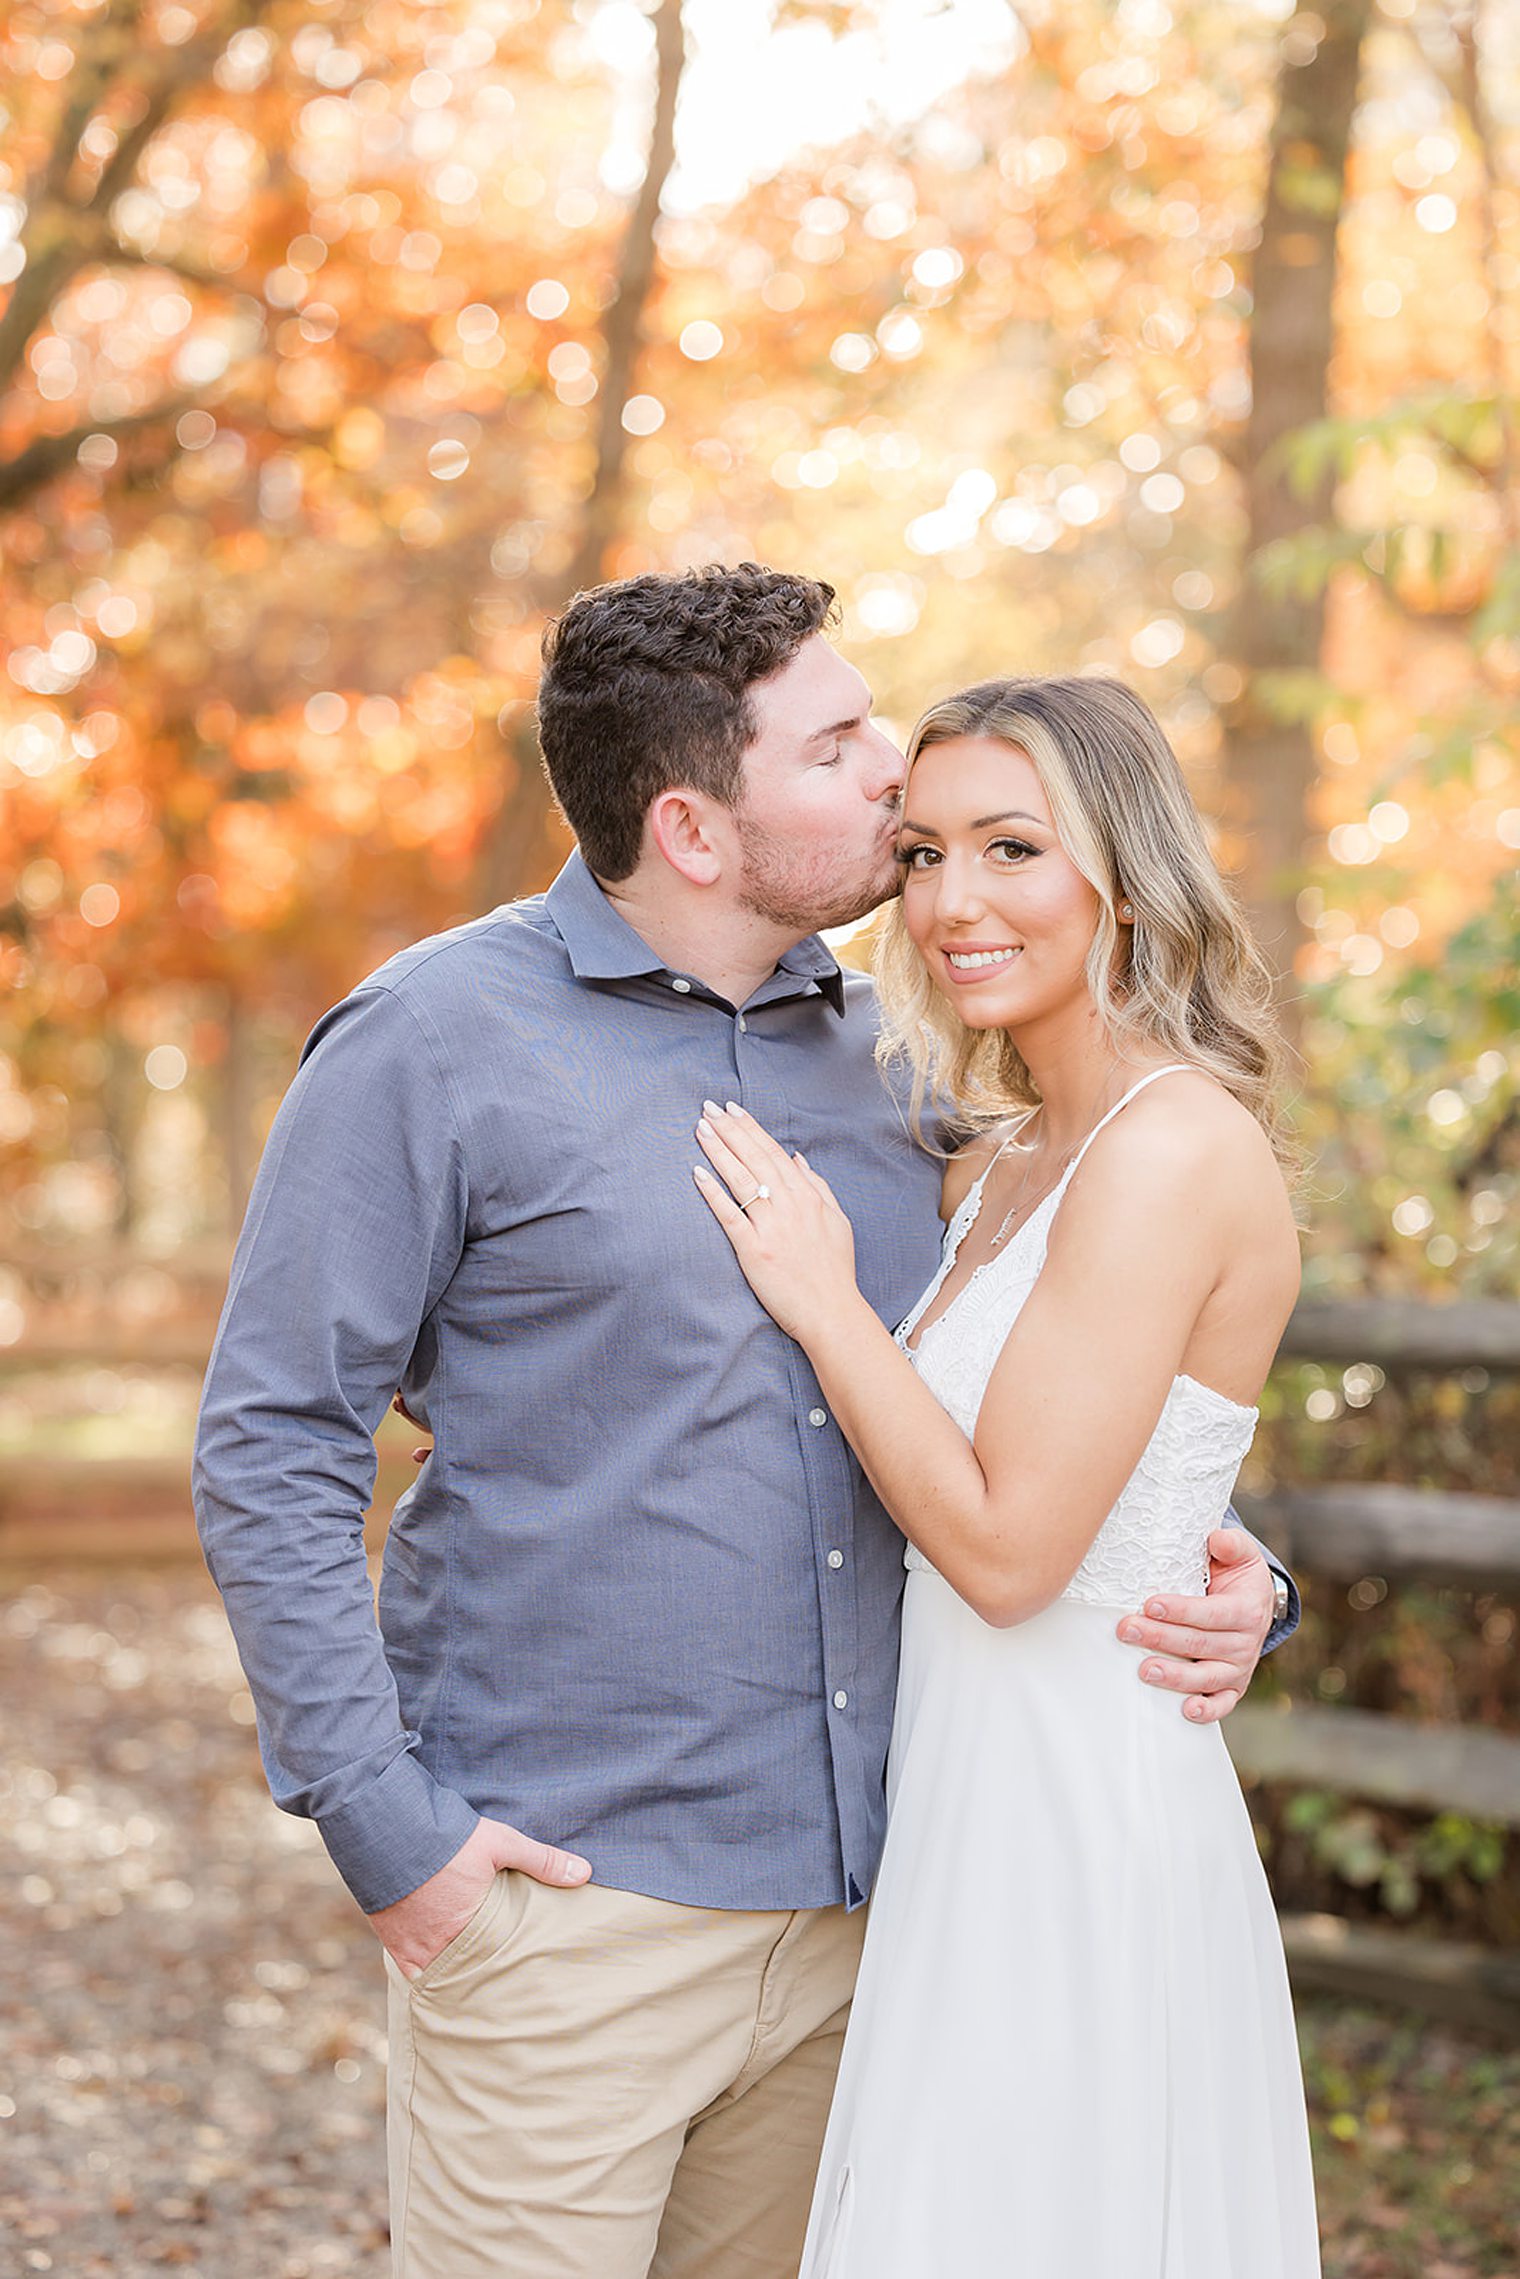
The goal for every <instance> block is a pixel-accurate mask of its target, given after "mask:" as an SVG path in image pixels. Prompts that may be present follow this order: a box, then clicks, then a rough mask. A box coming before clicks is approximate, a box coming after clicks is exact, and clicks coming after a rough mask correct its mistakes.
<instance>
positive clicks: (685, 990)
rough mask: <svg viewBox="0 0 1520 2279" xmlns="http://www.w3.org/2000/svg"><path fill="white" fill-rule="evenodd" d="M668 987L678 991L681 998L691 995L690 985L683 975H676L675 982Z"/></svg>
mask: <svg viewBox="0 0 1520 2279" xmlns="http://www.w3.org/2000/svg"><path fill="white" fill-rule="evenodd" d="M670 986H671V988H672V989H679V991H680V992H681V995H682V996H683V997H689V996H690V995H691V983H690V982H689V981H688V980H687V979H686V978H685V976H684V975H683V974H677V976H676V978H675V980H674V981H673V982H672V983H671V985H670Z"/></svg>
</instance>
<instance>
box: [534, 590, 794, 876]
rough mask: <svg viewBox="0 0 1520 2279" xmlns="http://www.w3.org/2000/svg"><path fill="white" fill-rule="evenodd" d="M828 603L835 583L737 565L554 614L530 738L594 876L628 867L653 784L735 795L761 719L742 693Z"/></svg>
mask: <svg viewBox="0 0 1520 2279" xmlns="http://www.w3.org/2000/svg"><path fill="white" fill-rule="evenodd" d="M833 612H834V589H833V587H832V586H827V585H824V584H822V583H821V582H820V581H819V580H818V579H816V578H804V577H798V576H796V575H794V574H793V573H792V572H790V571H787V570H767V569H763V568H762V567H761V566H760V564H759V563H758V562H740V563H739V564H738V565H737V567H735V568H727V567H725V566H723V565H722V564H720V563H709V564H708V565H707V566H706V567H704V568H702V569H694V570H686V571H683V572H681V573H679V574H673V575H665V574H661V573H654V572H651V573H649V574H647V575H645V576H643V577H637V578H623V579H620V580H619V581H618V582H617V583H615V584H612V585H605V586H593V587H591V588H590V589H589V590H588V591H587V592H585V593H579V594H577V595H576V597H575V599H574V600H573V601H572V602H571V603H570V605H569V607H568V608H567V609H566V610H565V611H564V612H563V613H562V614H561V615H560V616H559V617H557V618H555V619H553V620H551V622H550V624H549V626H548V628H547V630H546V631H545V634H544V644H543V654H544V677H543V680H542V683H541V684H540V687H539V692H538V734H539V742H540V744H541V746H542V749H543V755H544V765H545V767H546V768H547V769H548V771H549V781H550V782H551V783H552V784H553V786H554V795H555V797H556V799H557V800H558V801H559V804H560V808H561V811H562V812H563V814H564V817H565V820H566V822H567V823H568V824H569V826H570V828H571V830H572V831H573V832H574V833H575V836H576V838H577V839H578V840H579V842H580V848H581V853H582V854H583V855H584V857H585V859H586V862H587V864H588V866H589V867H590V869H591V870H592V871H593V872H594V873H595V874H596V876H597V877H598V878H603V879H608V880H611V881H614V882H615V881H616V880H618V879H622V878H626V877H627V876H628V874H629V872H630V871H632V870H633V868H634V867H635V865H636V864H637V862H638V859H639V850H640V846H641V844H642V840H643V833H644V818H645V816H646V815H647V813H648V812H649V806H650V802H651V801H652V800H653V799H655V798H656V797H657V796H658V795H659V793H660V792H662V791H668V790H670V789H671V788H672V786H675V785H681V786H683V787H687V788H690V789H691V790H694V791H704V792H706V793H707V794H708V796H709V797H710V798H713V799H718V800H721V801H722V802H723V804H724V805H725V806H726V807H734V806H736V805H737V804H738V802H739V798H740V793H741V789H742V784H743V760H744V751H745V747H746V746H747V745H748V744H750V743H752V742H753V741H754V738H755V735H756V733H757V728H758V723H757V721H756V718H755V713H754V707H753V705H752V704H751V702H750V697H749V692H750V690H751V689H752V688H753V687H754V685H755V683H756V682H757V681H763V680H768V679H769V678H770V676H771V675H772V674H773V673H777V672H779V671H780V670H781V668H782V666H783V665H787V664H789V663H790V662H791V660H792V658H793V657H795V656H796V654H797V652H798V650H799V649H800V648H801V647H802V646H803V643H804V642H806V641H808V640H810V639H811V637H812V636H813V634H815V633H818V632H821V631H822V630H823V628H824V627H825V626H826V625H828V624H830V623H831V622H832V619H833Z"/></svg>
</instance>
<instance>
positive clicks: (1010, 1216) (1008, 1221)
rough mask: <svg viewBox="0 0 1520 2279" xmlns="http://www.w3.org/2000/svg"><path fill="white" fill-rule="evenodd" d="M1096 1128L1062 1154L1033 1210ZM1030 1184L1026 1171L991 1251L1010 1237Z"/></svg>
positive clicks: (1042, 1107)
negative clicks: (1025, 1189)
mask: <svg viewBox="0 0 1520 2279" xmlns="http://www.w3.org/2000/svg"><path fill="white" fill-rule="evenodd" d="M1112 1073H1113V1071H1112V1069H1110V1071H1109V1074H1110V1075H1112ZM1100 1097H1101V1095H1100ZM1039 1113H1040V1114H1041V1115H1042V1116H1043V1115H1044V1113H1045V1103H1044V1101H1043V1100H1041V1101H1040V1102H1039ZM1095 1129H1096V1125H1095V1124H1092V1123H1090V1124H1089V1125H1088V1128H1087V1130H1086V1131H1085V1132H1082V1133H1079V1135H1078V1136H1077V1138H1076V1139H1074V1140H1073V1141H1072V1143H1071V1145H1070V1147H1069V1148H1068V1149H1067V1150H1066V1153H1065V1154H1064V1155H1063V1156H1062V1158H1061V1160H1060V1162H1059V1163H1058V1164H1057V1165H1056V1169H1055V1176H1054V1177H1053V1178H1051V1179H1048V1180H1047V1181H1046V1183H1045V1185H1044V1186H1043V1187H1042V1188H1041V1190H1040V1192H1039V1194H1038V1195H1036V1196H1035V1198H1034V1201H1033V1203H1031V1204H1030V1205H1029V1208H1030V1209H1031V1210H1034V1209H1037V1208H1038V1206H1039V1205H1040V1204H1041V1203H1043V1202H1044V1200H1045V1198H1046V1196H1047V1195H1049V1194H1050V1193H1052V1192H1053V1190H1054V1189H1055V1188H1057V1187H1059V1185H1060V1184H1061V1181H1062V1179H1063V1178H1064V1177H1065V1175H1066V1167H1067V1165H1068V1164H1069V1163H1070V1162H1071V1159H1072V1157H1073V1156H1074V1155H1076V1154H1077V1153H1078V1151H1079V1150H1080V1148H1081V1147H1082V1145H1083V1142H1084V1141H1086V1140H1087V1139H1089V1138H1090V1137H1091V1136H1092V1133H1093V1131H1094V1130H1095ZM1028 1184H1029V1174H1028V1172H1027V1171H1026V1172H1025V1174H1024V1178H1023V1180H1022V1182H1021V1184H1020V1186H1019V1191H1018V1193H1017V1194H1016V1195H1015V1196H1014V1198H1013V1201H1012V1202H1011V1203H1010V1204H1009V1206H1008V1208H1007V1210H1006V1211H1005V1212H1004V1213H1003V1216H1002V1220H1001V1222H1000V1224H999V1226H998V1230H997V1233H996V1234H995V1235H994V1236H993V1238H992V1240H991V1242H990V1243H989V1244H988V1246H987V1247H988V1249H989V1250H990V1251H991V1250H996V1249H998V1248H999V1246H1000V1245H1001V1244H1002V1243H1004V1242H1006V1240H1007V1239H1008V1233H1009V1230H1010V1228H1011V1227H1012V1225H1013V1222H1014V1220H1015V1219H1016V1218H1018V1217H1020V1216H1021V1214H1022V1213H1023V1211H1024V1208H1025V1204H1024V1188H1025V1187H1026V1186H1027V1185H1028Z"/></svg>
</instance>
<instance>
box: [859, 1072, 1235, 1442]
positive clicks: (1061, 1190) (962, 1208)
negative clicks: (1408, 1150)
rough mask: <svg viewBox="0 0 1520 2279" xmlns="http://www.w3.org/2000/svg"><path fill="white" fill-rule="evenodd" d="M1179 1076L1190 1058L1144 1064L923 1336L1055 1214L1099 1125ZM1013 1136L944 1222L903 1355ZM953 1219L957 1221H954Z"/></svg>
mask: <svg viewBox="0 0 1520 2279" xmlns="http://www.w3.org/2000/svg"><path fill="white" fill-rule="evenodd" d="M1179 1074H1180V1075H1184V1076H1193V1075H1196V1074H1197V1070H1196V1069H1195V1068H1194V1067H1193V1065H1192V1063H1191V1062H1189V1061H1185V1060H1169V1061H1168V1062H1167V1063H1166V1065H1165V1066H1164V1067H1162V1068H1149V1069H1147V1070H1146V1072H1145V1074H1144V1075H1143V1076H1142V1077H1140V1078H1139V1079H1138V1081H1137V1082H1136V1083H1134V1084H1132V1085H1131V1086H1130V1087H1129V1090H1128V1091H1127V1092H1123V1093H1121V1094H1120V1096H1119V1098H1118V1099H1117V1100H1116V1101H1115V1102H1114V1104H1113V1106H1112V1107H1111V1108H1108V1109H1105V1111H1104V1113H1103V1114H1102V1115H1101V1116H1100V1117H1099V1118H1098V1121H1097V1122H1096V1123H1095V1124H1094V1125H1093V1128H1092V1130H1091V1131H1090V1132H1089V1133H1088V1135H1087V1137H1086V1139H1084V1140H1083V1142H1082V1145H1081V1146H1080V1147H1079V1148H1078V1150H1077V1152H1076V1154H1075V1155H1074V1156H1073V1157H1072V1159H1071V1161H1070V1163H1068V1164H1067V1166H1066V1169H1065V1170H1064V1171H1063V1172H1062V1174H1061V1176H1060V1178H1059V1179H1058V1180H1057V1181H1056V1183H1055V1185H1054V1186H1053V1187H1052V1188H1051V1190H1050V1193H1049V1194H1048V1195H1042V1196H1041V1197H1040V1200H1039V1201H1038V1203H1036V1205H1035V1207H1034V1209H1033V1210H1032V1211H1031V1212H1030V1214H1029V1216H1028V1218H1027V1219H1026V1220H1025V1221H1024V1223H1023V1225H1022V1226H1020V1227H1015V1228H1014V1230H1013V1232H1012V1234H1011V1235H1010V1236H1009V1237H1008V1241H1007V1245H1006V1247H1005V1248H1004V1249H1002V1250H995V1251H993V1252H992V1253H991V1254H990V1255H989V1256H988V1257H986V1258H984V1259H983V1260H982V1263H981V1265H980V1266H975V1267H973V1268H972V1270H971V1272H970V1273H969V1274H968V1275H967V1277H966V1279H965V1281H964V1282H963V1283H962V1284H961V1286H960V1288H959V1289H958V1290H957V1291H956V1293H955V1295H954V1297H953V1298H952V1299H951V1300H950V1302H949V1304H948V1305H947V1306H946V1307H945V1309H944V1312H943V1313H939V1314H936V1315H935V1317H934V1319H933V1321H932V1322H930V1323H929V1324H928V1326H927V1328H926V1329H925V1330H924V1332H923V1335H924V1336H925V1337H927V1336H928V1335H929V1334H930V1332H931V1331H933V1330H936V1329H938V1328H939V1326H940V1324H941V1322H944V1321H948V1320H949V1318H950V1316H951V1314H953V1313H954V1311H955V1309H956V1307H957V1306H958V1305H959V1304H960V1302H961V1300H962V1298H964V1297H965V1296H967V1294H968V1293H969V1292H970V1291H971V1290H973V1289H975V1287H976V1285H977V1283H978V1282H980V1280H981V1279H982V1277H983V1275H984V1274H986V1273H987V1272H988V1271H989V1270H990V1269H991V1268H992V1267H994V1266H997V1265H1000V1264H1001V1263H1002V1262H1003V1261H1004V1260H1005V1259H1008V1258H1011V1257H1013V1256H1015V1255H1016V1254H1017V1251H1018V1247H1019V1245H1020V1243H1021V1242H1022V1241H1023V1238H1024V1236H1025V1235H1026V1234H1028V1232H1029V1230H1030V1228H1031V1227H1032V1226H1036V1225H1038V1223H1039V1221H1040V1219H1041V1218H1042V1217H1043V1216H1044V1214H1045V1213H1046V1212H1047V1211H1049V1212H1050V1214H1051V1216H1052V1217H1053V1216H1054V1206H1055V1205H1056V1204H1057V1203H1059V1201H1060V1199H1061V1197H1062V1196H1063V1195H1064V1194H1065V1192H1066V1189H1067V1186H1068V1184H1069V1183H1070V1181H1071V1180H1072V1178H1073V1177H1074V1176H1075V1173H1076V1170H1077V1166H1078V1165H1079V1164H1080V1163H1081V1161H1082V1158H1083V1156H1084V1155H1086V1153H1087V1151H1088V1149H1089V1148H1090V1147H1091V1146H1092V1143H1093V1141H1094V1140H1095V1139H1096V1138H1097V1136H1098V1134H1099V1132H1101V1131H1102V1130H1103V1128H1104V1126H1105V1125H1107V1124H1111V1123H1112V1122H1113V1120H1114V1118H1115V1116H1117V1115H1118V1113H1119V1111H1120V1109H1121V1108H1127V1107H1128V1106H1129V1103H1130V1102H1131V1100H1133V1099H1134V1098H1135V1097H1136V1095H1137V1094H1138V1093H1141V1092H1143V1091H1144V1090H1145V1088H1146V1086H1147V1085H1148V1084H1154V1083H1155V1081H1156V1079H1157V1077H1158V1076H1176V1075H1179ZM1012 1137H1013V1134H1012V1133H1010V1134H1009V1137H1008V1139H1005V1140H1004V1142H1003V1145H1002V1147H1000V1148H999V1149H998V1151H997V1153H996V1155H994V1156H993V1157H992V1158H991V1159H990V1161H989V1162H988V1163H987V1165H986V1167H985V1169H984V1170H982V1171H981V1172H980V1173H979V1174H978V1175H977V1177H976V1178H975V1179H974V1180H973V1181H972V1183H971V1185H970V1187H969V1188H968V1189H967V1190H966V1193H965V1194H964V1195H963V1196H962V1198H961V1201H960V1203H959V1205H958V1206H957V1208H956V1210H955V1212H954V1214H953V1216H952V1218H951V1220H950V1224H949V1226H948V1227H947V1228H946V1230H945V1234H946V1241H945V1249H944V1253H943V1255H942V1257H941V1259H940V1262H939V1268H938V1271H937V1272H936V1274H935V1276H934V1279H933V1281H932V1282H931V1283H930V1284H929V1287H928V1289H927V1290H925V1292H924V1294H923V1296H922V1297H921V1298H920V1299H919V1301H918V1303H917V1305H916V1306H915V1307H914V1308H913V1310H912V1312H911V1313H910V1314H909V1315H908V1316H907V1318H906V1320H905V1321H903V1322H902V1324H901V1325H900V1327H899V1328H898V1330H897V1333H896V1335H897V1342H898V1344H899V1345H901V1347H902V1349H903V1351H904V1352H905V1353H916V1352H917V1351H918V1347H917V1346H916V1345H914V1344H911V1343H910V1342H909V1341H910V1339H911V1337H912V1335H913V1332H914V1331H915V1330H916V1329H917V1328H918V1325H919V1323H920V1322H921V1321H922V1320H923V1318H924V1315H925V1314H926V1313H927V1312H928V1311H929V1308H930V1307H931V1306H932V1305H933V1303H934V1301H935V1299H936V1298H937V1297H938V1296H939V1294H940V1291H941V1290H942V1289H943V1288H944V1286H945V1283H946V1282H947V1281H948V1279H949V1277H950V1275H951V1274H952V1273H953V1272H954V1269H955V1262H956V1260H957V1259H958V1258H959V1256H960V1254H961V1246H962V1244H963V1243H964V1242H965V1240H966V1237H967V1235H968V1234H969V1233H970V1232H971V1229H972V1228H973V1227H974V1226H975V1225H976V1222H977V1220H978V1219H979V1218H980V1216H981V1211H982V1198H983V1195H984V1193H985V1191H986V1186H987V1181H988V1180H989V1179H990V1178H991V1176H992V1173H993V1171H994V1170H995V1169H996V1167H997V1165H998V1164H999V1162H1001V1160H1002V1156H1003V1152H1004V1149H1006V1148H1007V1147H1008V1145H1009V1143H1010V1141H1011V1139H1012ZM968 1206H969V1208H968ZM957 1222H960V1223H959V1225H958V1224H957ZM952 1237H953V1238H954V1239H953V1240H952V1239H951V1238H952ZM1188 1382H1189V1383H1195V1382H1196V1379H1192V1378H1190V1379H1189V1380H1188ZM1199 1390H1200V1391H1201V1392H1205V1393H1208V1392H1212V1391H1213V1387H1212V1386H1211V1385H1202V1386H1200V1387H1199ZM1214 1397H1215V1399H1216V1400H1221V1401H1222V1400H1225V1399H1227V1398H1228V1396H1227V1395H1226V1394H1224V1393H1217V1394H1215V1396H1214ZM1230 1406H1231V1407H1232V1408H1239V1407H1240V1403H1239V1402H1238V1401H1232V1402H1230ZM1252 1413H1254V1412H1252Z"/></svg>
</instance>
